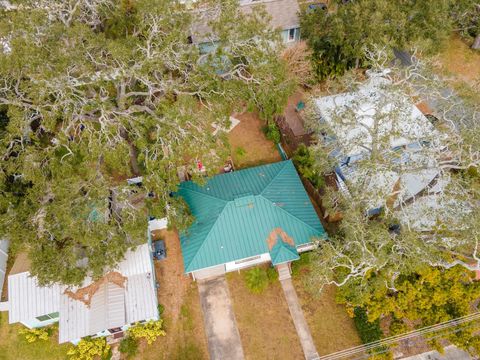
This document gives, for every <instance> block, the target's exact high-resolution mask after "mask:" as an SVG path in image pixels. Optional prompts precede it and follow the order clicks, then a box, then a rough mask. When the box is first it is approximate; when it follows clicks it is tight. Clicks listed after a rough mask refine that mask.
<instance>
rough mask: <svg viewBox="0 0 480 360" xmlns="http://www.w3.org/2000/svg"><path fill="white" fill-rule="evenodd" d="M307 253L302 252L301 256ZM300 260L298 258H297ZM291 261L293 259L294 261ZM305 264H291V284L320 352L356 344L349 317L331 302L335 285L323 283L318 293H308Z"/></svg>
mask: <svg viewBox="0 0 480 360" xmlns="http://www.w3.org/2000/svg"><path fill="white" fill-rule="evenodd" d="M305 256H308V254H303V255H302V260H303V258H304V257H305ZM299 261H300V263H299V264H301V262H303V261H301V260H299ZM294 264H295V263H294ZM308 271H309V270H308V264H307V263H303V264H301V265H300V266H299V265H296V266H295V265H294V272H293V275H292V280H293V285H294V286H295V290H296V291H297V295H298V298H299V300H300V303H301V305H302V309H303V313H304V314H305V318H306V320H307V323H308V326H309V327H310V331H311V333H312V337H313V341H314V343H315V346H316V347H317V351H318V353H319V355H320V356H322V355H327V354H331V353H333V352H336V351H340V350H344V349H348V348H350V347H353V346H356V345H360V344H361V341H360V338H359V336H358V333H357V330H356V328H355V324H354V323H353V319H351V318H350V317H349V316H348V314H347V312H346V310H345V307H344V306H342V305H339V304H337V303H336V302H335V288H334V287H327V288H325V289H324V290H323V292H322V294H321V295H320V296H319V297H314V296H312V295H311V294H310V293H309V292H308V291H307V290H306V289H305V286H304V279H305V277H306V276H308Z"/></svg>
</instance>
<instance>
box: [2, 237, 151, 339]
mask: <svg viewBox="0 0 480 360" xmlns="http://www.w3.org/2000/svg"><path fill="white" fill-rule="evenodd" d="M29 268H30V263H29V261H28V259H27V256H26V255H25V254H20V255H19V256H18V257H17V259H16V261H15V264H14V266H13V267H12V270H11V272H10V274H9V276H8V306H7V307H8V312H9V314H8V316H9V323H11V324H12V323H17V322H21V323H22V324H24V325H25V326H27V327H29V328H37V327H43V326H47V325H50V324H52V323H55V322H59V342H60V343H64V342H73V343H77V342H78V341H80V339H81V338H83V337H85V336H94V337H98V336H108V335H113V336H114V337H119V336H122V335H123V331H125V330H126V329H127V328H128V327H130V326H131V325H132V324H134V323H136V322H140V321H148V320H158V319H159V314H158V302H157V296H156V287H155V277H154V268H153V260H152V257H151V250H150V245H149V244H143V245H140V246H138V247H137V248H136V249H134V250H129V251H127V253H126V254H125V259H124V260H123V261H122V262H120V263H119V264H118V265H117V267H116V268H115V269H113V270H111V271H110V272H108V273H106V274H105V276H104V277H103V278H101V279H100V280H97V281H92V280H91V279H86V280H85V281H84V283H83V284H82V285H81V286H80V287H67V286H64V285H59V284H54V285H52V286H40V285H39V284H38V281H37V279H36V278H35V277H33V276H31V275H30V272H29Z"/></svg>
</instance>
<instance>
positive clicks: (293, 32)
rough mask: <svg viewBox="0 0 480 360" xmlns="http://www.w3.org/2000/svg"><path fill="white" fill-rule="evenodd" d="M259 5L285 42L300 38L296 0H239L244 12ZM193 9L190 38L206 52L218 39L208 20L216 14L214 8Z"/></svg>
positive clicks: (298, 9) (290, 42)
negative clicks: (194, 19) (193, 19)
mask: <svg viewBox="0 0 480 360" xmlns="http://www.w3.org/2000/svg"><path fill="white" fill-rule="evenodd" d="M259 6H263V7H264V8H265V11H266V12H267V14H268V15H269V16H270V24H271V26H272V28H274V29H278V30H279V31H281V37H282V40H283V42H284V43H285V44H292V43H295V42H296V41H299V40H300V18H299V11H300V8H299V6H298V2H297V0H257V1H254V0H240V9H241V10H242V11H243V12H244V13H246V14H250V13H252V12H253V11H254V9H255V8H256V7H259ZM195 11H196V13H195V14H196V21H194V23H193V25H192V34H191V40H192V42H193V43H194V44H197V45H198V46H199V48H200V50H201V51H202V52H203V53H207V52H209V51H211V50H212V49H214V48H215V46H216V45H215V44H216V42H217V40H218V39H217V38H216V36H215V35H214V34H212V29H211V28H210V26H209V22H210V21H211V20H212V19H214V18H215V16H216V12H215V11H216V10H215V11H214V10H211V9H202V8H200V9H197V10H195Z"/></svg>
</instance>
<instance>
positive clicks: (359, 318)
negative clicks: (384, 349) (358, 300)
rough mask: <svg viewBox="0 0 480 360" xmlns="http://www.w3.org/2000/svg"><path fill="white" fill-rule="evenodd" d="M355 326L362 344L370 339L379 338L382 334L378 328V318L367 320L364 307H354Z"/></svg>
mask: <svg viewBox="0 0 480 360" xmlns="http://www.w3.org/2000/svg"><path fill="white" fill-rule="evenodd" d="M354 315H355V316H354V318H353V321H354V322H355V327H356V328H357V330H358V335H359V336H360V339H361V340H362V342H363V343H364V344H368V343H370V342H372V341H377V340H380V339H381V338H382V336H383V332H382V329H380V319H377V320H375V321H372V322H370V321H368V315H367V312H366V311H365V309H364V308H361V307H356V308H355V310H354Z"/></svg>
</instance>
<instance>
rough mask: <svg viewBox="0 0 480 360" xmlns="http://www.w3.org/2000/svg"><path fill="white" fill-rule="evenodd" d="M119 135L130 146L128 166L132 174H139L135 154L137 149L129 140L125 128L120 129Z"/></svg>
mask: <svg viewBox="0 0 480 360" xmlns="http://www.w3.org/2000/svg"><path fill="white" fill-rule="evenodd" d="M120 136H121V137H122V138H123V139H125V141H126V142H127V144H128V146H129V147H130V167H131V169H132V172H133V175H135V176H140V167H139V166H138V161H137V156H138V151H137V148H136V146H135V145H134V144H133V143H132V141H130V139H129V137H128V133H127V129H125V128H122V129H120Z"/></svg>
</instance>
